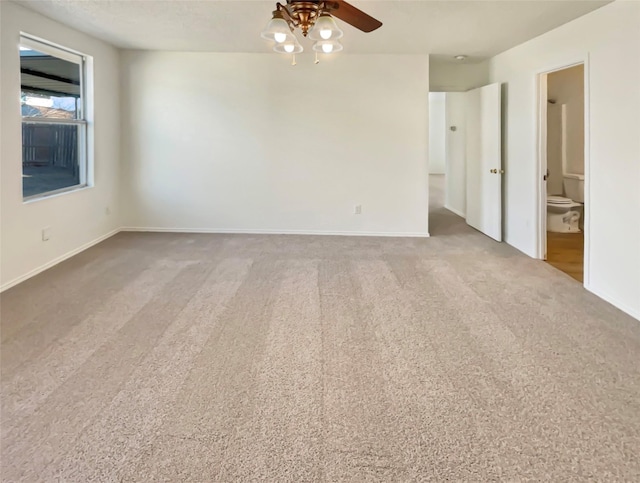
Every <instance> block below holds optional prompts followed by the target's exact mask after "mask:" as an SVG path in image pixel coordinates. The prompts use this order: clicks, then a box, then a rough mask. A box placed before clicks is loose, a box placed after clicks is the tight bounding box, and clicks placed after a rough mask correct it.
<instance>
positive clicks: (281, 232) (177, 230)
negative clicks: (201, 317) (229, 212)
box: [120, 226, 429, 238]
mask: <svg viewBox="0 0 640 483" xmlns="http://www.w3.org/2000/svg"><path fill="white" fill-rule="evenodd" d="M120 231H131V232H149V233H220V234H236V235H327V236H383V237H396V238H429V233H416V232H388V231H385V232H369V231H321V230H264V229H241V228H165V227H134V226H126V227H122V228H121V229H120Z"/></svg>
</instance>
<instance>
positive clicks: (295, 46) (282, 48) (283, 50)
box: [273, 36, 304, 54]
mask: <svg viewBox="0 0 640 483" xmlns="http://www.w3.org/2000/svg"><path fill="white" fill-rule="evenodd" d="M292 37H293V38H292V40H287V41H286V42H283V43H281V44H275V45H274V46H273V50H274V52H278V53H279V54H299V53H301V52H302V51H303V50H304V49H303V48H302V45H300V42H298V39H296V38H295V37H294V36H292Z"/></svg>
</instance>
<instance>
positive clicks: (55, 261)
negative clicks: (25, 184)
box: [0, 228, 120, 292]
mask: <svg viewBox="0 0 640 483" xmlns="http://www.w3.org/2000/svg"><path fill="white" fill-rule="evenodd" d="M118 232H120V228H116V229H115V230H112V231H110V232H109V233H107V234H106V235H102V236H100V237H98V238H96V239H95V240H91V241H90V242H88V243H85V244H84V245H82V246H79V247H78V248H74V249H73V250H71V251H69V252H67V253H65V254H64V255H61V256H59V257H57V258H54V259H53V260H51V261H50V262H47V263H45V264H44V265H41V266H39V267H38V268H34V269H33V270H31V271H29V272H27V273H25V274H24V275H21V276H19V277H17V278H14V279H13V280H11V281H9V282H7V283H4V284H2V285H1V286H0V292H4V291H5V290H7V289H10V288H11V287H13V286H15V285H18V284H19V283H21V282H24V281H25V280H27V279H29V278H31V277H34V276H35V275H38V274H39V273H40V272H44V271H45V270H47V269H49V268H51V267H53V266H54V265H57V264H58V263H60V262H64V261H65V260H66V259H68V258H71V257H72V256H74V255H77V254H78V253H80V252H82V251H84V250H86V249H87V248H91V247H92V246H93V245H97V244H98V243H100V242H101V241H104V240H106V239H107V238H111V237H112V236H113V235H115V234H116V233H118Z"/></svg>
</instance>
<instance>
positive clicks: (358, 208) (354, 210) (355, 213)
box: [353, 205, 362, 215]
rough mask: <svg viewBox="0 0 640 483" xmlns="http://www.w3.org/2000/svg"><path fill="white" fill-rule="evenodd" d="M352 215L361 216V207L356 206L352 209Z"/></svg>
mask: <svg viewBox="0 0 640 483" xmlns="http://www.w3.org/2000/svg"><path fill="white" fill-rule="evenodd" d="M353 214H354V215H361V214H362V205H356V206H354V207H353Z"/></svg>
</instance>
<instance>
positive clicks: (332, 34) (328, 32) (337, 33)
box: [309, 13, 344, 40]
mask: <svg viewBox="0 0 640 483" xmlns="http://www.w3.org/2000/svg"><path fill="white" fill-rule="evenodd" d="M343 35H344V33H343V32H342V30H340V27H338V25H337V24H336V21H335V20H333V17H332V16H331V15H329V14H328V13H323V14H321V15H320V16H319V17H318V19H317V20H316V22H315V24H314V25H313V28H312V29H311V31H310V32H309V38H310V39H311V40H337V39H339V38H341V37H342V36H343Z"/></svg>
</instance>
